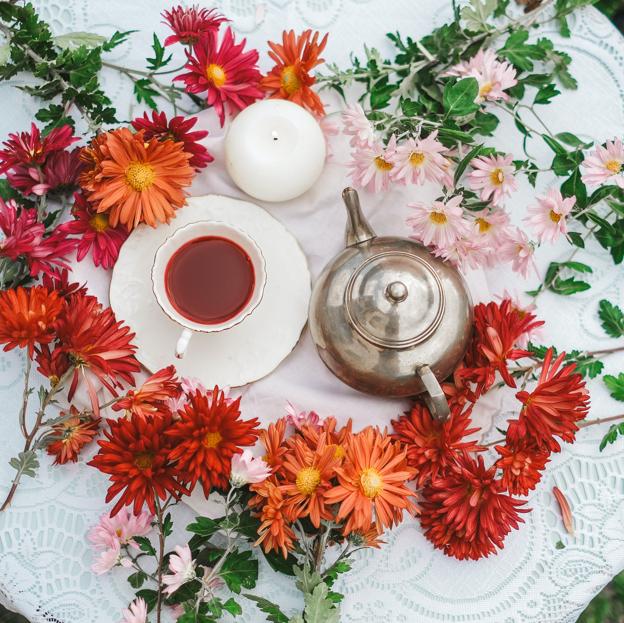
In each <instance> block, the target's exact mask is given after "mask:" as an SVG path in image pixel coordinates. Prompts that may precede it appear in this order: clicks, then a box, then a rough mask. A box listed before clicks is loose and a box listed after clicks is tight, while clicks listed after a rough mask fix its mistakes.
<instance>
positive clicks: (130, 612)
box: [120, 597, 147, 623]
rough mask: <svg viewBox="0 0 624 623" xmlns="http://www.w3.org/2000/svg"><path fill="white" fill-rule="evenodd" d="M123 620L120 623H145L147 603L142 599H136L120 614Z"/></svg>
mask: <svg viewBox="0 0 624 623" xmlns="http://www.w3.org/2000/svg"><path fill="white" fill-rule="evenodd" d="M121 616H123V620H122V621H121V622H120V623H147V603H146V602H145V599H143V597H137V598H136V599H135V600H134V601H133V602H132V603H131V604H130V605H129V606H128V607H127V608H124V609H123V610H122V612H121Z"/></svg>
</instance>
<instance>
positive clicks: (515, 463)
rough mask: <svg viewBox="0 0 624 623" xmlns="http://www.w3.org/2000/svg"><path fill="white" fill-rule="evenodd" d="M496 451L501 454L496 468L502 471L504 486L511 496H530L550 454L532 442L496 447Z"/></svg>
mask: <svg viewBox="0 0 624 623" xmlns="http://www.w3.org/2000/svg"><path fill="white" fill-rule="evenodd" d="M496 451H497V452H498V453H499V454H500V458H499V459H498V461H496V467H498V468H499V469H500V470H502V476H501V481H502V485H503V487H504V488H505V489H506V490H507V491H508V492H509V493H511V495H528V493H529V491H531V490H533V489H535V486H536V485H537V483H538V482H539V481H540V480H541V478H542V472H543V471H544V468H545V467H546V463H548V461H549V457H550V452H548V451H544V450H540V449H539V448H537V447H535V445H534V444H533V443H532V442H531V440H528V443H526V442H525V443H523V442H520V443H516V444H512V443H509V444H507V445H504V446H496Z"/></svg>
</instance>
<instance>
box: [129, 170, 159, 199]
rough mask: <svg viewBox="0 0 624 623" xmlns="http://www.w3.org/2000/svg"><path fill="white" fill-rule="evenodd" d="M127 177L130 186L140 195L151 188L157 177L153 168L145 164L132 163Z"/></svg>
mask: <svg viewBox="0 0 624 623" xmlns="http://www.w3.org/2000/svg"><path fill="white" fill-rule="evenodd" d="M125 175H126V182H128V186H131V187H132V188H133V189H134V190H136V191H137V192H139V193H140V192H142V191H144V190H146V189H147V188H149V187H150V186H151V185H152V184H153V183H154V179H155V177H156V173H155V172H154V169H153V167H152V166H151V165H149V164H147V163H145V162H132V163H131V164H129V165H128V168H127V169H126V173H125Z"/></svg>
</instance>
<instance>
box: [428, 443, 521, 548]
mask: <svg viewBox="0 0 624 623" xmlns="http://www.w3.org/2000/svg"><path fill="white" fill-rule="evenodd" d="M495 474H496V467H495V466H492V467H490V468H489V469H486V467H485V464H484V462H483V457H482V456H478V457H476V459H475V458H472V457H471V456H470V455H468V454H463V455H462V456H461V457H459V458H458V459H457V462H456V463H455V465H453V466H451V468H450V469H449V470H448V471H447V473H446V474H444V475H443V476H440V477H439V478H437V479H435V480H432V481H431V482H430V483H429V484H428V485H427V486H426V487H425V488H424V489H423V491H422V500H421V502H420V508H421V516H420V523H421V525H422V527H423V529H424V531H425V536H426V537H427V539H429V541H431V542H432V543H433V545H434V546H435V547H436V548H437V549H441V550H442V551H443V552H444V553H445V554H446V555H447V556H454V557H455V558H458V559H459V560H466V559H472V560H477V559H479V558H482V557H483V556H489V555H490V554H493V553H495V552H496V548H497V547H498V548H502V547H503V541H504V539H505V536H506V535H507V534H508V533H509V532H511V530H512V529H514V530H515V529H517V528H518V524H519V523H521V522H522V521H523V520H522V518H521V517H520V513H523V512H528V509H522V508H520V507H521V506H522V505H523V504H524V502H523V501H521V500H517V499H516V498H514V497H512V496H510V495H508V494H507V493H505V491H504V489H503V486H502V483H501V481H500V480H497V479H496V478H495Z"/></svg>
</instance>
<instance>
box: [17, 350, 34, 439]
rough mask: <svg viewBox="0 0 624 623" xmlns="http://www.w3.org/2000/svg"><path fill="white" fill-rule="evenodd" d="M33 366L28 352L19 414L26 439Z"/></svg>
mask: <svg viewBox="0 0 624 623" xmlns="http://www.w3.org/2000/svg"><path fill="white" fill-rule="evenodd" d="M31 366H32V359H31V358H30V355H29V354H28V353H26V370H25V372H24V393H23V395H22V408H21V410H20V414H19V424H20V428H21V429H22V435H24V439H27V438H28V429H27V428H26V411H27V409H28V397H29V396H30V369H31Z"/></svg>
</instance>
